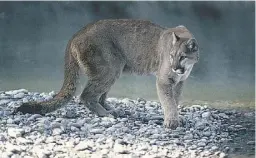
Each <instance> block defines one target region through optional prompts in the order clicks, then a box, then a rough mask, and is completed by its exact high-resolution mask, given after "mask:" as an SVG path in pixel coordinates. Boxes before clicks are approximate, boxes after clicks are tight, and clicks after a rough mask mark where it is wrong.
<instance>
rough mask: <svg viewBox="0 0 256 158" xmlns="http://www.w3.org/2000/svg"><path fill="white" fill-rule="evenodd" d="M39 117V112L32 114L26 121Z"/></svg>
mask: <svg viewBox="0 0 256 158" xmlns="http://www.w3.org/2000/svg"><path fill="white" fill-rule="evenodd" d="M41 117H42V115H40V114H33V115H31V116H30V117H29V118H28V119H27V120H28V121H35V120H36V119H37V118H41Z"/></svg>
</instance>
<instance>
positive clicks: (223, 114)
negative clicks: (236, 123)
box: [218, 113, 229, 119]
mask: <svg viewBox="0 0 256 158" xmlns="http://www.w3.org/2000/svg"><path fill="white" fill-rule="evenodd" d="M218 115H219V116H220V117H222V118H224V119H228V118H229V116H228V115H226V114H225V113H219V114H218Z"/></svg>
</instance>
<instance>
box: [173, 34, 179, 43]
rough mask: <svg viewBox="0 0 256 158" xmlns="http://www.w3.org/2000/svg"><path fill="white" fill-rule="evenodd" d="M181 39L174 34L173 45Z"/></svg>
mask: <svg viewBox="0 0 256 158" xmlns="http://www.w3.org/2000/svg"><path fill="white" fill-rule="evenodd" d="M179 39H180V38H179V37H178V36H177V35H176V34H175V33H174V32H172V45H174V44H175V43H176V42H177V41H178V40H179Z"/></svg>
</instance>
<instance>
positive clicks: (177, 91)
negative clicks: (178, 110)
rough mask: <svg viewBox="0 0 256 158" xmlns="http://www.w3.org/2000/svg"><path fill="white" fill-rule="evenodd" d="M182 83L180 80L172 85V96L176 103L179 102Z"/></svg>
mask: <svg viewBox="0 0 256 158" xmlns="http://www.w3.org/2000/svg"><path fill="white" fill-rule="evenodd" d="M183 84H184V81H180V82H179V83H177V84H176V85H175V87H174V91H173V93H174V98H175V101H176V104H177V105H179V104H180V97H181V93H182V88H183Z"/></svg>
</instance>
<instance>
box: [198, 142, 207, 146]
mask: <svg viewBox="0 0 256 158" xmlns="http://www.w3.org/2000/svg"><path fill="white" fill-rule="evenodd" d="M197 146H199V147H205V146H206V143H205V142H199V143H197Z"/></svg>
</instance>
